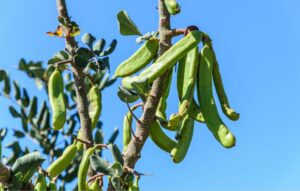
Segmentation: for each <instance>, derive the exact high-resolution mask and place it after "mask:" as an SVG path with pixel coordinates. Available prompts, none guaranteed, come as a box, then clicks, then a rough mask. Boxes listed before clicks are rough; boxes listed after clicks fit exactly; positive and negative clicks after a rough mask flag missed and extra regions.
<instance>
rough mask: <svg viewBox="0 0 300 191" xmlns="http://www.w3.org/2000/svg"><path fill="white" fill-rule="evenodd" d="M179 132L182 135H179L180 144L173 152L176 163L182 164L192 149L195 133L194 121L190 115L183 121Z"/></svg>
mask: <svg viewBox="0 0 300 191" xmlns="http://www.w3.org/2000/svg"><path fill="white" fill-rule="evenodd" d="M179 132H180V133H179V134H178V135H177V137H178V138H177V139H178V143H177V144H176V146H175V147H174V148H173V149H172V151H171V156H172V159H173V162H174V163H179V162H181V161H182V160H183V159H184V157H185V155H186V153H187V151H188V149H189V147H190V143H191V141H192V137H193V132H194V119H193V118H191V117H190V116H189V115H186V116H185V118H184V119H183V122H182V124H181V128H180V131H179Z"/></svg>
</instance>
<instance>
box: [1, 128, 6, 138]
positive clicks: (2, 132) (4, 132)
mask: <svg viewBox="0 0 300 191" xmlns="http://www.w3.org/2000/svg"><path fill="white" fill-rule="evenodd" d="M6 134H7V129H6V128H2V129H0V137H1V138H2V140H3V139H4V137H5V136H6Z"/></svg>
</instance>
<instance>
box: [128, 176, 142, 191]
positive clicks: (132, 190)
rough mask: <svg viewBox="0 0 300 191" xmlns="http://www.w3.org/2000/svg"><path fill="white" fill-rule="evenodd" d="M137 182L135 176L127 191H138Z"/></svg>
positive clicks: (137, 177)
mask: <svg viewBox="0 0 300 191" xmlns="http://www.w3.org/2000/svg"><path fill="white" fill-rule="evenodd" d="M139 180H140V177H139V176H136V177H135V179H134V183H133V184H132V185H131V186H130V187H129V189H128V191H140V187H139Z"/></svg>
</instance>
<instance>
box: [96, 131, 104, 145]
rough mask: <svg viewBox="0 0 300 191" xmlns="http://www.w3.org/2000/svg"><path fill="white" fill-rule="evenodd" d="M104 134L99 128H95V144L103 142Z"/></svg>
mask: <svg viewBox="0 0 300 191" xmlns="http://www.w3.org/2000/svg"><path fill="white" fill-rule="evenodd" d="M103 139H104V134H103V131H102V130H101V129H97V130H96V132H95V144H103Z"/></svg>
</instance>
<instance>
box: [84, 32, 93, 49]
mask: <svg viewBox="0 0 300 191" xmlns="http://www.w3.org/2000/svg"><path fill="white" fill-rule="evenodd" d="M95 40H96V38H95V37H94V36H93V35H91V34H90V33H85V34H83V35H82V37H81V41H82V42H83V43H84V44H86V45H87V46H88V47H89V48H90V49H92V47H93V43H94V42H95Z"/></svg>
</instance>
